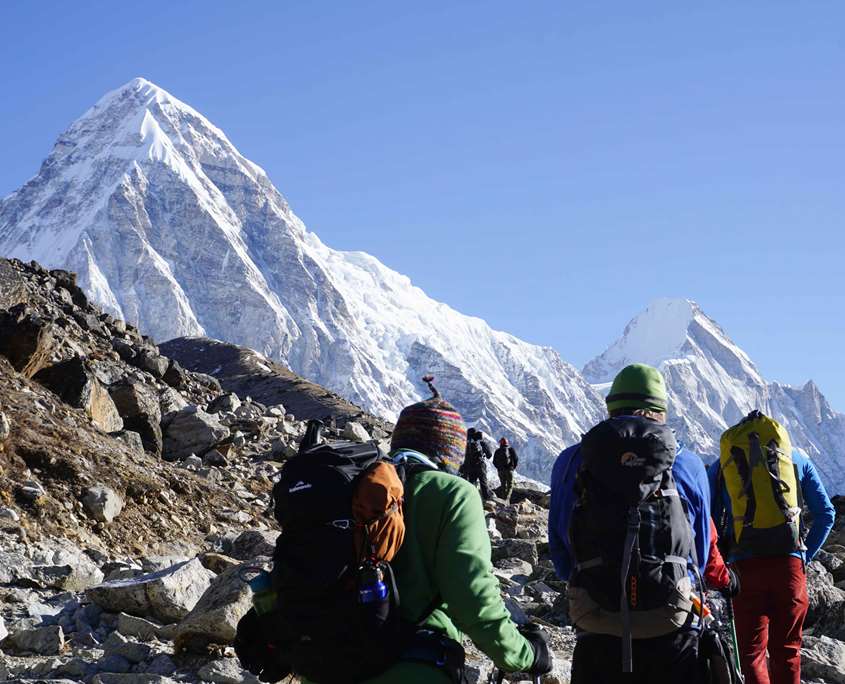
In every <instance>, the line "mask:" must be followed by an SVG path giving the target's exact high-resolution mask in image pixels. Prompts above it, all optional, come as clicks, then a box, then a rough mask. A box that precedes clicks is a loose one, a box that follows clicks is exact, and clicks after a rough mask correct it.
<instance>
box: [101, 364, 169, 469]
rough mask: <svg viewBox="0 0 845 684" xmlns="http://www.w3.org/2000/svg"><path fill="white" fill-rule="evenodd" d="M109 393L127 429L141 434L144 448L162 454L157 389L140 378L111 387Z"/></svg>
mask: <svg viewBox="0 0 845 684" xmlns="http://www.w3.org/2000/svg"><path fill="white" fill-rule="evenodd" d="M109 393H110V394H111V398H112V399H113V400H114V403H115V405H116V406H117V410H118V412H119V413H120V415H121V417H122V418H123V424H124V425H125V426H126V429H127V430H132V431H133V432H137V433H138V434H139V435H140V436H141V442H142V443H143V445H144V449H145V450H146V451H149V452H150V453H152V454H155V455H156V456H160V455H161V444H162V437H161V408H160V407H159V402H158V395H157V394H156V392H155V390H153V389H151V388H150V387H147V386H146V385H145V384H144V383H142V382H140V381H138V380H131V379H130V380H125V381H123V382H120V383H118V384H116V385H112V386H111V387H109Z"/></svg>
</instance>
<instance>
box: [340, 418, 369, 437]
mask: <svg viewBox="0 0 845 684" xmlns="http://www.w3.org/2000/svg"><path fill="white" fill-rule="evenodd" d="M343 438H344V439H349V440H352V441H353V442H369V441H370V439H371V437H370V433H369V432H367V429H366V428H365V427H364V426H363V425H361V424H360V423H356V422H355V421H354V420H350V421H349V422H348V423H347V424H346V425H344V426H343Z"/></svg>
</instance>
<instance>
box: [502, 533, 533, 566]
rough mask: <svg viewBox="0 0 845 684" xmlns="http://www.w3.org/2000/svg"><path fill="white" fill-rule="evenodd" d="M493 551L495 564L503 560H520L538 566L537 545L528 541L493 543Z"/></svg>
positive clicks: (504, 540)
mask: <svg viewBox="0 0 845 684" xmlns="http://www.w3.org/2000/svg"><path fill="white" fill-rule="evenodd" d="M492 551H493V554H492V560H493V562H494V563H495V562H496V561H498V560H501V559H503V558H519V559H520V560H524V561H526V562H528V563H530V564H531V565H537V563H538V561H539V554H538V553H537V544H535V543H534V542H531V541H528V540H526V539H503V540H502V541H497V542H493V546H492Z"/></svg>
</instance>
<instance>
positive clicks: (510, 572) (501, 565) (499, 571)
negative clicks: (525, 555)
mask: <svg viewBox="0 0 845 684" xmlns="http://www.w3.org/2000/svg"><path fill="white" fill-rule="evenodd" d="M533 572H534V568H533V567H531V563H529V562H528V561H524V560H521V559H519V558H503V559H502V560H499V561H496V562H495V563H494V564H493V574H494V575H495V576H496V577H504V578H506V579H509V580H513V581H515V582H520V583H521V584H524V583H525V582H527V581H528V580H529V578H530V577H531V574H532V573H533Z"/></svg>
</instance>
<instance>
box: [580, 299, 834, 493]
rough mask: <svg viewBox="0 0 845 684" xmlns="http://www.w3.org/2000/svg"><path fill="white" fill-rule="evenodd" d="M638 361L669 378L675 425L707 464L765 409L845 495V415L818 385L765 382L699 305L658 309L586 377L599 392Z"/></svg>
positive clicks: (680, 302)
mask: <svg viewBox="0 0 845 684" xmlns="http://www.w3.org/2000/svg"><path fill="white" fill-rule="evenodd" d="M633 362H641V363H649V364H651V365H654V366H658V367H659V368H660V369H661V370H662V371H663V375H664V377H665V378H666V382H667V385H668V389H669V403H670V405H669V411H670V424H671V425H672V426H673V427H674V428H675V429H676V431H677V433H678V434H679V435H680V437H681V439H682V440H683V441H684V442H686V443H687V444H688V445H689V446H691V447H692V448H694V449H696V450H697V451H698V452H699V453H701V454H702V455H704V456H705V457H709V458H712V457H715V456H716V455H717V454H718V453H719V435H720V434H721V433H722V432H723V431H724V430H725V428H727V427H729V426H730V425H732V424H734V423H735V422H737V421H738V420H740V419H741V418H742V417H743V416H745V415H746V414H747V413H748V412H749V411H751V410H753V409H761V410H763V411H765V412H767V413H769V414H770V415H772V416H773V417H775V418H776V419H777V420H779V421H781V422H782V423H784V425H786V427H787V428H788V429H789V432H790V435H791V437H792V439H793V441H794V443H795V444H796V446H798V447H799V448H801V449H802V450H803V451H804V452H805V453H806V454H807V455H809V456H810V457H811V458H812V459H813V461H814V463H815V464H816V466H817V467H818V469H819V471H820V472H821V473H822V477H823V478H824V480H825V483H826V485H827V486H828V488H829V489H831V490H832V491H833V492H837V493H842V492H845V415H843V414H841V413H836V412H835V411H834V410H833V409H831V407H830V405H829V404H828V403H827V400H826V399H825V398H824V396H823V395H822V394H821V392H820V391H819V389H818V387H816V385H815V384H814V383H813V382H812V381H810V382H808V383H807V384H805V385H804V386H803V387H802V388H800V389H797V388H793V387H789V386H786V385H780V384H777V383H770V382H767V381H766V380H764V379H763V377H762V376H761V375H760V373H759V371H758V370H757V368H756V367H755V366H754V364H753V363H752V361H751V359H749V358H748V355H747V354H746V353H745V352H744V351H742V349H740V348H739V347H738V346H737V345H736V344H734V342H732V341H731V339H730V338H729V337H728V336H727V335H726V334H725V332H724V331H723V330H722V329H721V328H720V327H719V325H718V324H717V323H716V322H715V321H713V320H712V319H710V318H708V317H707V316H706V315H705V314H704V313H703V312H702V311H701V309H700V308H699V307H698V305H697V304H695V303H694V302H691V301H688V300H686V299H664V300H659V301H656V302H654V303H653V304H651V305H650V306H649V307H648V308H647V309H646V310H645V311H644V312H642V313H641V314H640V315H638V316H637V317H636V318H634V319H633V320H632V321H631V322H630V323H629V324H628V325H627V327H626V328H625V331H624V333H623V335H622V337H621V338H620V339H619V340H617V341H616V342H615V343H614V344H613V345H611V346H610V347H609V348H608V349H607V351H605V352H604V353H603V354H602V355H601V356H599V357H598V358H596V359H594V360H593V361H591V362H590V363H588V364H587V365H586V366H585V367H584V371H583V372H584V376H585V377H586V378H587V379H588V380H590V381H591V382H592V383H595V384H596V386H597V388H598V387H599V386H600V384H602V383H607V382H609V381H611V380H612V379H613V376H614V375H615V374H616V373H617V372H618V371H619V370H620V369H621V368H623V367H624V366H626V365H627V364H629V363H633Z"/></svg>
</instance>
